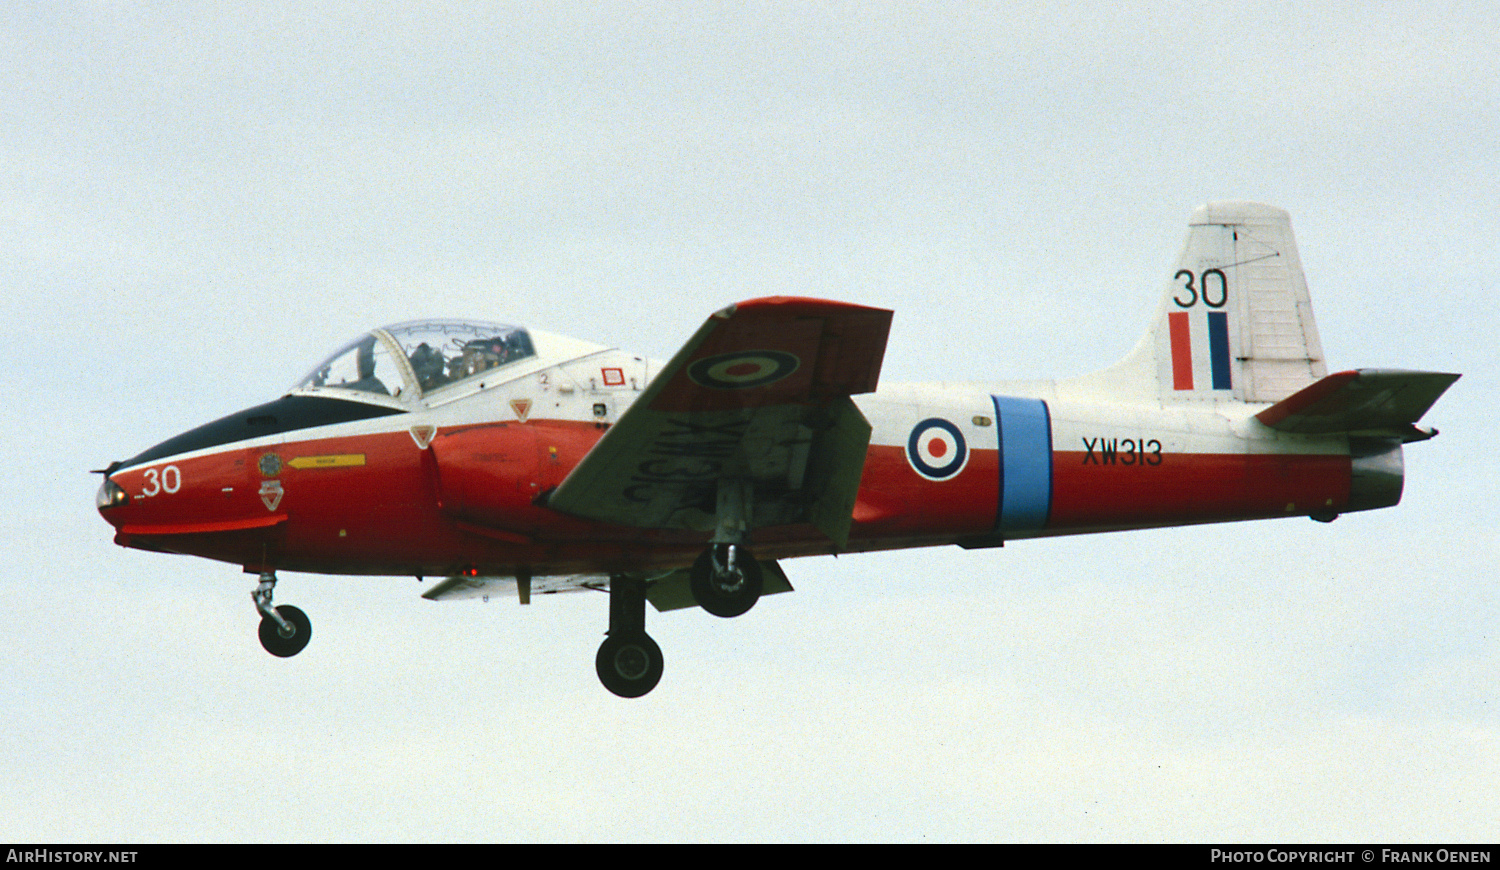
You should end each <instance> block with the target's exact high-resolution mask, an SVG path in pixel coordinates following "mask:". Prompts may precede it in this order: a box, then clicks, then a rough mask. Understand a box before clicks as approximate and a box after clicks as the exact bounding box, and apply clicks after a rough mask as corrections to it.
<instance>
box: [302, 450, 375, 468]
mask: <svg viewBox="0 0 1500 870" xmlns="http://www.w3.org/2000/svg"><path fill="white" fill-rule="evenodd" d="M364 464H365V455H364V454H363V453H332V454H329V455H327V456H298V457H297V458H296V459H293V460H290V461H289V462H287V465H290V466H291V467H293V468H349V467H351V466H355V465H364Z"/></svg>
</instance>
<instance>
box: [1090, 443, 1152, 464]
mask: <svg viewBox="0 0 1500 870" xmlns="http://www.w3.org/2000/svg"><path fill="white" fill-rule="evenodd" d="M1083 448H1084V450H1085V451H1087V452H1086V453H1084V454H1083V464H1084V465H1142V466H1155V465H1161V460H1162V455H1161V442H1160V441H1158V440H1156V439H1155V438H1152V439H1150V440H1147V439H1145V438H1084V439H1083Z"/></svg>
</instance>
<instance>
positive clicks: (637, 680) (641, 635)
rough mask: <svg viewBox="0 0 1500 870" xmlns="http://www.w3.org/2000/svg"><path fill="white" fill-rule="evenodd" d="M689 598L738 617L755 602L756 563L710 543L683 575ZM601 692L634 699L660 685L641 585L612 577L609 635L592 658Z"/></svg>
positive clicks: (657, 652) (735, 549)
mask: <svg viewBox="0 0 1500 870" xmlns="http://www.w3.org/2000/svg"><path fill="white" fill-rule="evenodd" d="M688 585H689V588H691V589H692V592H693V599H694V600H695V601H697V602H698V604H699V606H701V607H702V608H703V609H704V610H707V611H708V612H709V613H712V614H713V615H715V616H723V617H731V616H739V615H740V614H742V613H744V612H745V611H747V610H749V609H750V608H751V607H754V606H755V602H756V601H758V600H760V594H761V590H762V589H763V587H764V583H763V581H762V572H761V568H760V563H758V562H756V561H755V559H754V558H753V557H752V556H751V555H750V554H749V553H748V552H746V551H745V549H744V548H743V547H740V546H739V545H737V544H711V545H710V546H709V547H708V548H707V549H706V550H704V551H703V555H701V556H699V557H698V561H697V562H695V563H693V568H692V570H691V571H690V572H689V574H688ZM594 669H595V670H596V671H598V673H599V682H601V683H603V684H604V688H606V689H609V690H610V691H611V692H613V693H615V694H616V695H619V696H620V697H622V698H639V697H641V696H642V695H644V694H646V693H647V692H649V691H651V690H652V689H654V688H656V684H657V683H659V682H661V673H662V654H661V647H659V646H657V645H656V641H654V640H652V639H651V636H650V635H648V634H646V581H645V580H644V579H642V578H640V577H638V576H634V575H628V574H616V575H614V576H612V577H610V579H609V632H608V634H607V636H606V637H605V638H604V642H603V643H601V644H600V645H599V653H598V654H597V655H596V656H594Z"/></svg>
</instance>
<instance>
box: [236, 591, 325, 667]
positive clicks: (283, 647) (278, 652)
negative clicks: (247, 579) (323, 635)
mask: <svg viewBox="0 0 1500 870" xmlns="http://www.w3.org/2000/svg"><path fill="white" fill-rule="evenodd" d="M275 589H276V572H274V571H266V572H264V573H262V574H261V575H260V585H258V586H256V587H255V591H254V592H252V593H250V598H251V599H252V600H253V601H254V602H255V609H256V610H259V611H260V613H261V620H260V645H261V646H263V647H265V648H266V652H268V653H270V654H271V655H273V656H279V657H281V658H288V657H290V656H294V655H296V654H297V653H299V652H302V650H303V648H304V647H306V646H307V642H308V641H309V640H312V622H311V620H309V619H308V618H307V614H305V613H303V612H302V611H301V610H298V609H297V608H295V607H293V606H291V605H290V604H283V605H281V606H280V607H272V606H271V595H272V593H273V592H274V591H275Z"/></svg>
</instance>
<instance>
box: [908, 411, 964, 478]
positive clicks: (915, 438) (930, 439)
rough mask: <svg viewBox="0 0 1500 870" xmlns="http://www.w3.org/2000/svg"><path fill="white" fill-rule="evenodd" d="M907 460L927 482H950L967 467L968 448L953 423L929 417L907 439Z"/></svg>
mask: <svg viewBox="0 0 1500 870" xmlns="http://www.w3.org/2000/svg"><path fill="white" fill-rule="evenodd" d="M906 461H907V462H909V463H911V467H912V468H913V469H914V470H915V471H916V472H917V473H918V474H920V475H922V476H923V477H925V478H927V479H928V480H947V479H948V478H950V477H953V476H954V475H956V474H958V473H959V472H960V471H963V470H964V466H965V465H967V464H968V462H969V445H968V444H967V443H965V442H964V435H963V433H962V432H960V431H959V429H958V427H957V426H955V425H954V424H953V423H951V422H949V421H947V420H944V419H942V418H941V417H930V418H928V419H926V420H923V421H922V422H920V423H918V424H917V425H916V426H913V427H912V430H911V437H910V438H907V439H906Z"/></svg>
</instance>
